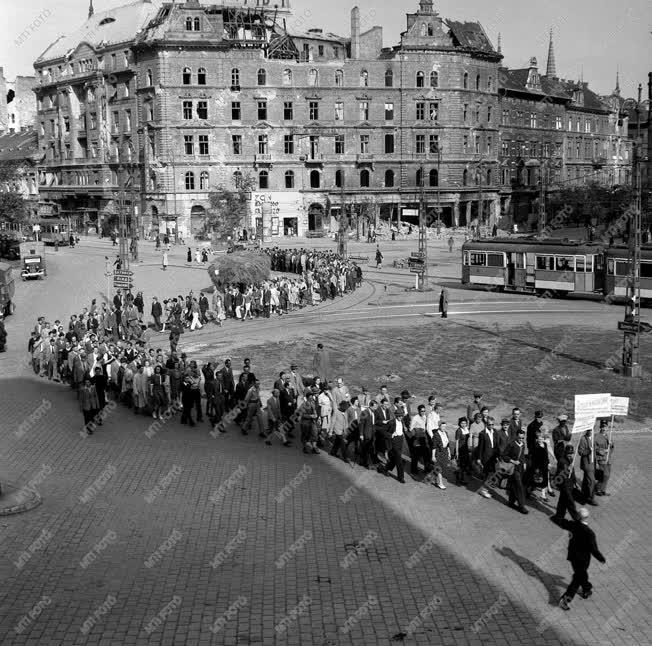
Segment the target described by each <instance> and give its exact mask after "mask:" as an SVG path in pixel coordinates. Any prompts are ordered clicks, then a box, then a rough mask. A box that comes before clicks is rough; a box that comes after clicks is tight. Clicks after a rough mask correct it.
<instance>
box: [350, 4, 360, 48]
mask: <svg viewBox="0 0 652 646" xmlns="http://www.w3.org/2000/svg"><path fill="white" fill-rule="evenodd" d="M351 58H352V59H354V60H356V59H359V58H360V9H358V7H353V9H351Z"/></svg>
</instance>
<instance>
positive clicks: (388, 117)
mask: <svg viewBox="0 0 652 646" xmlns="http://www.w3.org/2000/svg"><path fill="white" fill-rule="evenodd" d="M393 120H394V104H393V103H385V121H393Z"/></svg>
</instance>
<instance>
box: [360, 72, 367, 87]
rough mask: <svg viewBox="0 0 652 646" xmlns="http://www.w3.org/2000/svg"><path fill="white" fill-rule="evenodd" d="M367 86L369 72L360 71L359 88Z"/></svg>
mask: <svg viewBox="0 0 652 646" xmlns="http://www.w3.org/2000/svg"><path fill="white" fill-rule="evenodd" d="M368 86H369V72H367V70H362V71H361V72H360V87H368Z"/></svg>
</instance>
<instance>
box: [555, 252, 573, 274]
mask: <svg viewBox="0 0 652 646" xmlns="http://www.w3.org/2000/svg"><path fill="white" fill-rule="evenodd" d="M573 264H574V262H573V257H572V256H570V257H567V256H556V257H555V265H556V267H557V271H573Z"/></svg>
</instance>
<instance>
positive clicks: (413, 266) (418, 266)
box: [408, 260, 426, 274]
mask: <svg viewBox="0 0 652 646" xmlns="http://www.w3.org/2000/svg"><path fill="white" fill-rule="evenodd" d="M408 267H409V268H410V271H411V272H412V273H413V274H423V273H425V271H426V266H425V265H424V263H423V260H421V261H416V262H415V261H413V260H410V261H409V262H408Z"/></svg>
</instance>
